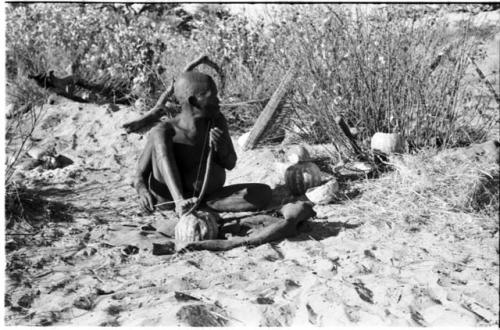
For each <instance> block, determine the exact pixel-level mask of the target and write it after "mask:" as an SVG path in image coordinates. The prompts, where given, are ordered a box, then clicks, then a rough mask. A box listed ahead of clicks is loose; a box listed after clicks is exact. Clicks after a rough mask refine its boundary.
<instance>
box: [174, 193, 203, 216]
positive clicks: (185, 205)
mask: <svg viewBox="0 0 500 330" xmlns="http://www.w3.org/2000/svg"><path fill="white" fill-rule="evenodd" d="M197 200H198V198H197V197H193V198H188V199H183V200H181V201H178V202H177V203H175V213H177V215H178V216H179V217H182V215H183V214H184V213H186V212H187V211H189V210H190V209H191V208H192V207H193V205H194V204H196V201H197Z"/></svg>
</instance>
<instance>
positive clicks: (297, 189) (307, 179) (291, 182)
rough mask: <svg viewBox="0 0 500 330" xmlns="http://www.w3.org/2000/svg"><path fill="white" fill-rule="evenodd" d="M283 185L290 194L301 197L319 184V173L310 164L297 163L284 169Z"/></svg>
mask: <svg viewBox="0 0 500 330" xmlns="http://www.w3.org/2000/svg"><path fill="white" fill-rule="evenodd" d="M285 184H286V186H287V187H288V189H289V190H290V191H291V192H292V194H294V195H302V194H304V193H305V192H306V191H307V189H309V188H312V187H316V186H318V185H320V184H321V171H320V169H319V167H318V166H317V165H316V164H314V163H312V162H299V163H297V164H295V165H292V166H290V167H288V168H287V169H286V172H285Z"/></svg>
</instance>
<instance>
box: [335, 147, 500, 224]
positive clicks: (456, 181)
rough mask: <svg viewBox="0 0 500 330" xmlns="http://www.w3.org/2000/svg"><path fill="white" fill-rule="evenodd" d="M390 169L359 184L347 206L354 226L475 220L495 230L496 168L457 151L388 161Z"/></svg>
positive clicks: (423, 152)
mask: <svg viewBox="0 0 500 330" xmlns="http://www.w3.org/2000/svg"><path fill="white" fill-rule="evenodd" d="M390 163H391V165H392V167H393V169H394V171H392V172H389V173H386V174H384V175H382V176H381V177H380V178H378V179H375V180H368V181H366V182H363V183H362V185H361V186H360V190H361V191H362V194H361V196H360V198H359V199H356V200H354V201H353V202H350V203H346V204H345V207H346V208H347V209H346V210H345V213H346V214H348V217H349V218H350V219H351V220H353V221H355V222H366V221H373V219H377V220H376V221H382V222H386V223H389V224H392V225H400V226H403V227H409V228H414V229H415V228H417V229H418V227H419V226H422V225H432V226H437V227H441V226H446V225H449V224H453V225H460V223H459V222H460V221H465V219H468V220H467V221H469V220H470V221H478V223H481V226H482V227H483V228H485V229H487V230H492V231H495V230H498V212H499V203H498V199H499V189H498V173H499V168H498V165H497V164H494V163H491V161H488V160H486V159H473V158H468V157H465V156H464V155H462V153H461V152H460V149H456V150H450V151H447V152H442V153H437V152H436V150H435V149H427V150H424V151H422V152H420V153H419V154H416V155H404V156H401V157H397V158H396V157H393V158H392V159H391V160H390Z"/></svg>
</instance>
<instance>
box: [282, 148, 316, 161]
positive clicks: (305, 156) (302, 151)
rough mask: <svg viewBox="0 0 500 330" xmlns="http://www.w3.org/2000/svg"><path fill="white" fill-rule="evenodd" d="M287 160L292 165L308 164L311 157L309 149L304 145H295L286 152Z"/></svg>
mask: <svg viewBox="0 0 500 330" xmlns="http://www.w3.org/2000/svg"><path fill="white" fill-rule="evenodd" d="M286 158H287V159H288V161H289V162H290V163H292V164H298V163H300V162H307V161H309V160H310V158H311V156H310V155H309V152H308V151H307V149H306V148H305V147H304V146H302V145H294V146H292V147H291V148H290V149H289V150H287V152H286Z"/></svg>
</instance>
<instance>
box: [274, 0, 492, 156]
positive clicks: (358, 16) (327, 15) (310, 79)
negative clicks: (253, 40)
mask: <svg viewBox="0 0 500 330" xmlns="http://www.w3.org/2000/svg"><path fill="white" fill-rule="evenodd" d="M419 9H422V10H423V8H422V7H419V6H385V7H380V8H375V9H373V10H372V11H368V12H361V11H360V10H359V9H355V10H354V8H353V7H346V6H338V5H328V6H326V5H314V6H311V5H308V6H287V7H284V8H282V9H280V11H279V17H280V19H281V20H283V23H281V24H276V25H275V29H274V30H272V31H273V33H272V38H273V39H274V40H276V41H275V42H273V43H272V45H273V46H274V49H275V54H281V55H282V56H281V57H284V58H286V59H287V60H288V62H289V63H291V62H293V61H298V63H299V65H300V68H301V69H300V72H299V74H298V77H299V78H298V79H297V84H296V95H295V99H296V101H297V102H296V103H297V104H299V105H300V106H301V108H302V111H303V112H304V115H305V116H306V117H312V119H313V120H314V121H316V122H318V123H320V125H321V126H322V132H321V134H320V135H327V136H330V137H333V136H335V135H334V133H335V132H332V130H333V128H334V127H335V125H334V124H333V121H334V118H335V117H336V116H337V115H342V116H343V117H344V118H345V119H346V121H347V122H348V123H349V124H350V125H351V126H355V127H358V128H362V129H363V130H362V132H361V138H369V137H371V136H372V135H373V134H374V133H375V132H399V133H402V134H403V135H404V136H406V137H407V138H408V140H409V141H410V145H411V146H414V147H418V148H422V147H425V146H430V145H436V144H437V145H440V146H441V147H443V148H444V147H449V146H456V145H462V144H469V143H471V142H481V141H482V140H483V139H484V138H485V136H486V134H487V133H489V132H490V131H491V128H492V126H493V125H494V124H495V121H496V120H497V119H498V114H497V113H498V112H497V111H495V110H496V109H498V108H497V107H495V106H494V107H493V108H490V109H489V111H484V110H485V108H487V107H488V106H489V102H490V101H491V98H486V99H485V98H483V99H478V98H474V95H477V93H478V92H477V88H478V86H477V84H476V85H475V86H471V84H470V83H468V82H467V81H466V80H465V79H464V77H465V75H466V72H467V69H468V68H469V65H470V61H469V58H470V57H472V58H478V57H480V56H482V54H481V53H480V52H479V50H480V47H479V44H478V41H477V39H475V38H473V37H472V35H471V34H470V33H469V26H468V25H467V24H462V25H463V28H462V29H461V30H459V31H456V32H450V30H449V28H448V27H447V22H446V20H445V19H444V18H443V16H442V12H434V13H427V14H426V15H423V12H422V10H419ZM275 58H279V56H275ZM473 88H474V89H475V90H474V89H473ZM483 93H485V94H486V93H487V92H485V91H484V90H483ZM496 106H498V105H496ZM488 112H489V114H488ZM491 114H493V117H492V116H491ZM471 133H472V134H471Z"/></svg>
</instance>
